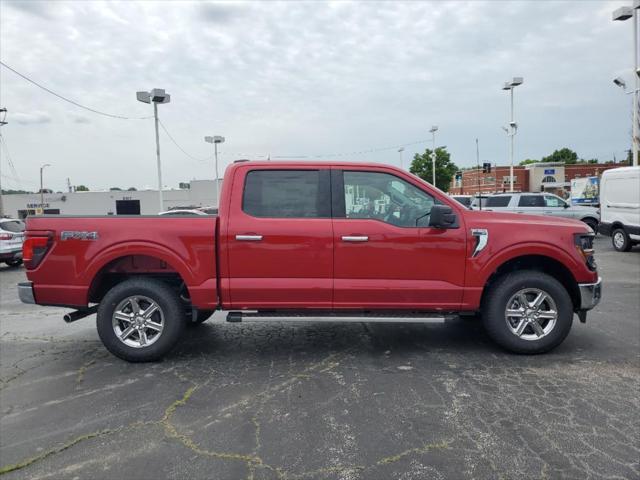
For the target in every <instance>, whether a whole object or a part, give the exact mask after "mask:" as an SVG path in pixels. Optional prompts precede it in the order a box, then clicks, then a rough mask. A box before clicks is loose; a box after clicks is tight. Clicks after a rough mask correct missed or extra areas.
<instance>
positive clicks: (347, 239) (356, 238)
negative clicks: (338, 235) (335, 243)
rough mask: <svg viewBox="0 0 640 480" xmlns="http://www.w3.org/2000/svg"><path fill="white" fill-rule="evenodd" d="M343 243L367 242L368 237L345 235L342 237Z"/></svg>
mask: <svg viewBox="0 0 640 480" xmlns="http://www.w3.org/2000/svg"><path fill="white" fill-rule="evenodd" d="M342 241H343V242H368V241H369V237H367V236H366V235H347V236H344V237H342Z"/></svg>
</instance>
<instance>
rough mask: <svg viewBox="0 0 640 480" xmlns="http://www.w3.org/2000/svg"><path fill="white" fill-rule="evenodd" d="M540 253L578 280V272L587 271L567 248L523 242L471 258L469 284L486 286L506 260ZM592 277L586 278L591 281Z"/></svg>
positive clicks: (471, 285)
mask: <svg viewBox="0 0 640 480" xmlns="http://www.w3.org/2000/svg"><path fill="white" fill-rule="evenodd" d="M531 255H539V256H543V257H548V258H550V259H552V260H555V261H557V262H559V263H561V264H562V265H564V266H565V267H566V268H567V269H568V270H569V271H570V272H571V274H572V275H573V277H574V279H575V280H576V281H580V280H581V279H580V278H576V277H577V276H578V275H576V274H577V273H578V272H582V271H587V269H586V266H585V265H581V263H580V260H579V259H578V258H576V257H573V256H572V255H570V254H569V252H567V251H566V250H564V249H562V248H560V247H558V246H556V245H553V244H550V243H545V242H522V243H517V244H514V245H510V246H509V247H506V248H505V249H502V250H500V251H499V252H494V253H493V254H492V253H491V252H490V251H489V252H486V254H485V255H479V256H478V257H477V258H471V259H469V270H468V272H467V285H468V286H469V287H472V288H473V287H484V285H485V284H486V283H487V281H488V280H489V277H491V275H493V274H494V273H495V272H496V271H497V270H498V268H499V267H500V266H501V265H503V264H505V263H506V262H508V261H510V260H513V259H516V258H518V257H524V256H531ZM589 280H590V278H585V281H589Z"/></svg>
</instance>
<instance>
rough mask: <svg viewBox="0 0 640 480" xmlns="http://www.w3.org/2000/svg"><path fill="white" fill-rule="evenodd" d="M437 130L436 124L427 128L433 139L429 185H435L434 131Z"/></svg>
mask: <svg viewBox="0 0 640 480" xmlns="http://www.w3.org/2000/svg"><path fill="white" fill-rule="evenodd" d="M437 131H438V126H437V125H434V126H433V127H431V130H429V133H431V137H432V140H433V150H432V151H431V166H432V171H433V175H432V181H431V185H433V186H434V187H435V186H436V132H437Z"/></svg>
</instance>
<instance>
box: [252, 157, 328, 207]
mask: <svg viewBox="0 0 640 480" xmlns="http://www.w3.org/2000/svg"><path fill="white" fill-rule="evenodd" d="M329 175H330V173H329V170H293V169H292V170H270V169H269V170H266V169H265V170H251V171H249V172H247V175H246V178H245V184H244V191H243V193H242V211H243V212H244V213H246V214H248V215H251V216H253V217H260V218H330V217H331V198H330V194H331V190H330V180H329V178H330V177H329Z"/></svg>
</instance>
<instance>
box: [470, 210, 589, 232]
mask: <svg viewBox="0 0 640 480" xmlns="http://www.w3.org/2000/svg"><path fill="white" fill-rule="evenodd" d="M465 214H466V215H465V218H466V220H467V223H468V224H469V226H470V227H471V228H483V225H485V226H488V225H509V226H511V228H517V229H518V231H520V230H522V229H524V230H532V231H535V232H541V233H542V232H543V231H544V229H549V228H560V229H570V230H572V231H574V232H575V233H589V232H590V231H591V229H590V228H589V227H588V226H587V225H586V224H585V223H584V222H581V221H580V220H575V219H572V218H564V217H551V216H543V215H526V214H521V213H506V212H485V211H481V210H468V211H466V212H465Z"/></svg>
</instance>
